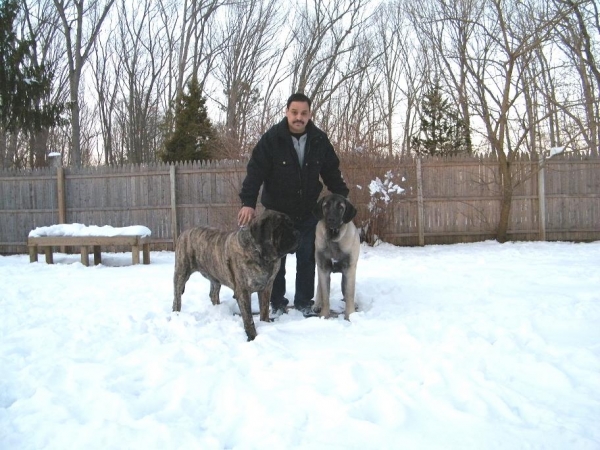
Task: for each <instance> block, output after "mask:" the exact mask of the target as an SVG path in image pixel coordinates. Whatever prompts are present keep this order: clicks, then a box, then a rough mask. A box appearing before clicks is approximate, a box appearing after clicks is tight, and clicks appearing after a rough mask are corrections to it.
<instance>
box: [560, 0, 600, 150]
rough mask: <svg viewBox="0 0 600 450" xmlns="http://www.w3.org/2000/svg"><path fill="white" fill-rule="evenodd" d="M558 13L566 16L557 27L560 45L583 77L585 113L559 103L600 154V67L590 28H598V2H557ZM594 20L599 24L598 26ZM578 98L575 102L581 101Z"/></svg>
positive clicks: (585, 138) (566, 104)
mask: <svg viewBox="0 0 600 450" xmlns="http://www.w3.org/2000/svg"><path fill="white" fill-rule="evenodd" d="M555 4H556V5H557V14H559V13H560V14H564V16H565V19H564V20H562V21H561V22H560V23H559V24H558V27H557V30H558V42H559V45H560V47H561V48H562V49H563V50H564V51H565V53H566V54H567V57H568V58H569V60H570V61H571V64H572V67H573V68H574V69H575V71H576V73H577V77H578V78H579V85H580V90H581V93H582V96H581V97H582V98H581V107H582V108H583V114H577V113H576V112H575V108H574V106H575V105H574V104H573V100H571V101H564V102H558V103H557V104H556V107H557V108H560V109H561V110H562V111H563V112H564V113H565V114H566V115H567V116H568V117H569V118H570V119H571V121H572V122H573V123H574V124H575V125H576V126H577V128H578V130H579V135H580V136H581V137H582V138H583V139H584V140H585V143H586V145H587V147H588V148H589V149H590V150H591V151H592V152H594V153H595V154H598V153H600V94H599V92H600V66H599V65H598V62H597V58H596V56H595V55H594V50H593V40H592V37H591V35H590V31H589V30H590V29H594V28H596V30H597V31H598V35H599V36H600V25H598V21H599V20H600V19H598V7H597V5H596V4H595V3H594V2H590V1H580V2H574V1H572V0H564V1H563V0H555ZM594 18H595V21H596V23H595V24H594ZM577 100H578V99H575V102H577Z"/></svg>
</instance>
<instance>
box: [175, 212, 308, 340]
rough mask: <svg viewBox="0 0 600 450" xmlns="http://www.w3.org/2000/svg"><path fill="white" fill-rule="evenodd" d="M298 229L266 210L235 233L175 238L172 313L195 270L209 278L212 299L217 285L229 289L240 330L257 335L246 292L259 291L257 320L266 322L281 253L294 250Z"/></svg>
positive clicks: (202, 231)
mask: <svg viewBox="0 0 600 450" xmlns="http://www.w3.org/2000/svg"><path fill="white" fill-rule="evenodd" d="M297 246H298V232H297V231H296V230H295V229H294V224H293V223H292V220H291V219H290V218H289V217H288V216H287V215H285V214H282V213H279V212H275V211H265V212H264V213H263V214H262V215H261V216H260V217H258V218H256V219H254V220H253V221H252V222H251V223H250V225H249V226H248V227H244V228H241V229H239V230H238V231H235V232H229V233H228V232H224V231H220V230H215V229H212V228H201V227H198V228H192V229H189V230H186V231H184V232H183V233H182V234H181V236H180V237H179V239H178V240H177V248H176V250H175V275H174V277H173V284H174V288H175V299H174V300H173V311H181V295H182V294H183V291H184V290H185V283H186V282H187V281H188V280H189V278H190V275H191V274H192V273H194V272H200V273H201V274H202V275H203V276H204V277H205V278H207V279H208V280H209V281H210V299H211V301H212V303H213V305H218V304H219V303H220V300H219V291H220V289H221V285H225V286H227V287H229V288H231V289H232V290H233V296H234V298H235V299H236V300H237V302H238V305H239V307H240V312H241V315H242V319H243V321H244V330H245V331H246V335H247V336H248V340H249V341H251V340H253V339H254V338H255V337H256V328H255V327H254V320H253V319H252V311H251V308H250V296H251V294H252V292H258V298H259V304H260V320H263V321H268V320H269V300H270V298H271V291H272V289H273V280H274V279H275V275H276V274H277V271H278V270H279V264H280V262H281V257H282V256H284V255H285V254H287V253H291V252H293V251H295V250H296V248H297Z"/></svg>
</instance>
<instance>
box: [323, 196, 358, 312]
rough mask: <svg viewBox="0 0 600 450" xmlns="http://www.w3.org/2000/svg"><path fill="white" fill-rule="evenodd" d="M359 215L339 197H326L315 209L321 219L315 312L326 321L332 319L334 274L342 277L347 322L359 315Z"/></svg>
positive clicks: (346, 201)
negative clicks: (352, 315) (355, 220)
mask: <svg viewBox="0 0 600 450" xmlns="http://www.w3.org/2000/svg"><path fill="white" fill-rule="evenodd" d="M355 215H356V208H355V207H354V206H353V205H352V204H351V203H350V202H349V201H348V200H347V199H346V198H344V197H343V196H341V195H337V194H331V195H328V196H325V197H323V198H322V199H321V200H319V202H318V203H317V206H316V208H315V216H317V218H318V219H319V222H318V223H317V231H316V237H315V261H316V263H317V276H318V283H317V295H316V297H315V304H314V306H313V310H314V311H315V312H319V311H320V313H321V316H323V317H329V309H330V308H329V291H330V288H331V273H332V272H341V273H342V294H343V295H344V300H345V301H346V312H345V318H346V320H348V317H349V316H350V314H352V313H353V312H354V311H355V306H354V294H355V284H356V263H357V261H358V255H359V253H360V237H359V235H358V230H357V229H356V226H355V225H354V223H352V219H353V218H354V216H355Z"/></svg>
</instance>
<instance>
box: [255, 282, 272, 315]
mask: <svg viewBox="0 0 600 450" xmlns="http://www.w3.org/2000/svg"><path fill="white" fill-rule="evenodd" d="M272 291H273V284H272V283H271V284H270V285H269V286H267V287H266V288H264V289H263V290H262V291H259V292H258V306H259V308H260V320H262V321H263V322H270V319H269V302H270V301H271V292H272Z"/></svg>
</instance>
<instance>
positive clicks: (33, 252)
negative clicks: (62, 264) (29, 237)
mask: <svg viewBox="0 0 600 450" xmlns="http://www.w3.org/2000/svg"><path fill="white" fill-rule="evenodd" d="M37 260H38V248H37V245H30V246H29V262H30V263H33V262H37Z"/></svg>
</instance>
